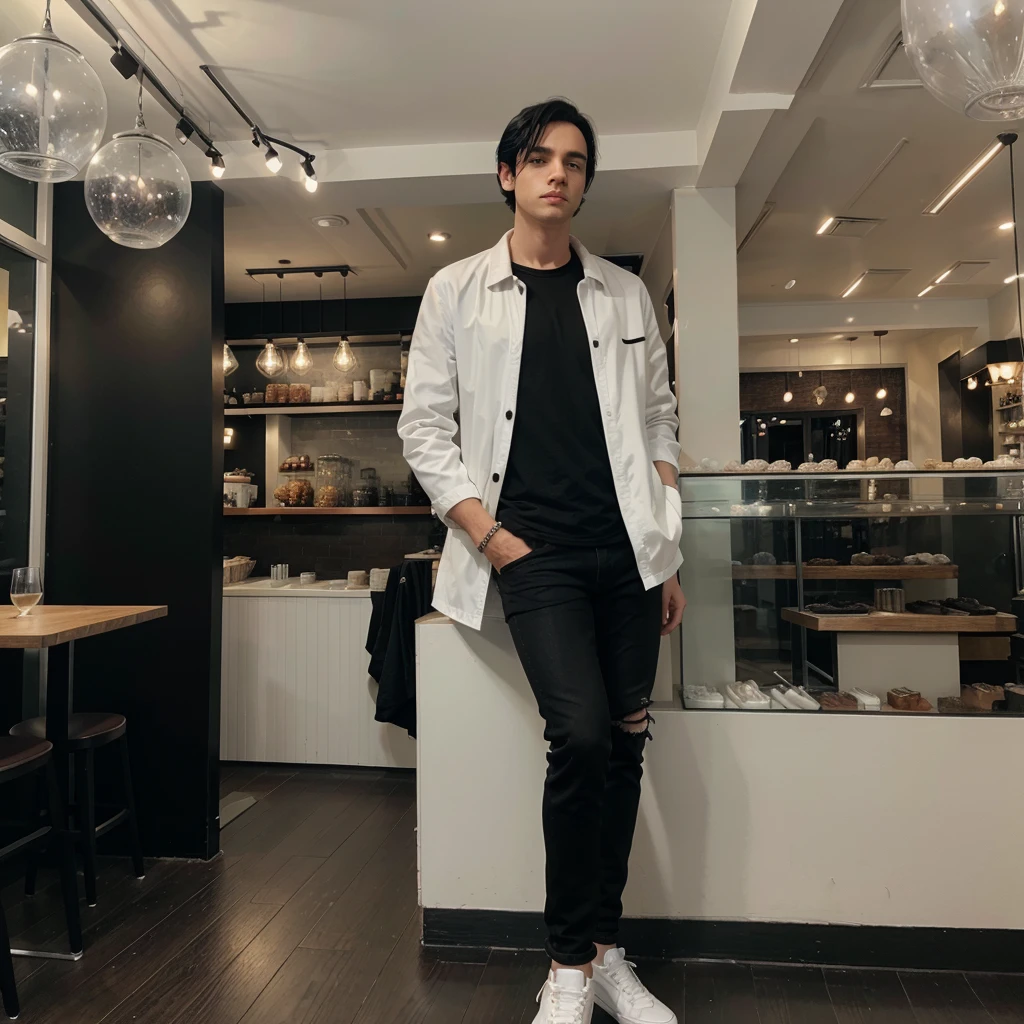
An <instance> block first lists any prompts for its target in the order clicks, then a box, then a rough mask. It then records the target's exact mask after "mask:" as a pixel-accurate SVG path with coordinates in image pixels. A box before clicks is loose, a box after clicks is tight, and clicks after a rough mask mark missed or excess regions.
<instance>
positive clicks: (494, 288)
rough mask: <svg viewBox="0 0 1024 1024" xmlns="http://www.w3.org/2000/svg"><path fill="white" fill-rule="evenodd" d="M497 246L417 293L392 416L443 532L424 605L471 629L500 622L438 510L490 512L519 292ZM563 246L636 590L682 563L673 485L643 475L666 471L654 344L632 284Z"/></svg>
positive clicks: (508, 437)
mask: <svg viewBox="0 0 1024 1024" xmlns="http://www.w3.org/2000/svg"><path fill="white" fill-rule="evenodd" d="M509 234H511V232H509ZM508 239H509V235H508V234H506V235H505V236H504V237H503V238H502V239H501V241H500V242H499V243H498V244H497V245H496V246H495V247H494V248H493V249H491V250H490V251H488V252H483V253H479V254H478V255H476V256H472V257H470V258H469V259H467V260H462V261H461V262H459V263H453V264H452V265H451V266H449V267H445V269H444V270H442V271H440V272H439V273H438V274H436V275H435V276H434V277H433V278H432V279H431V281H430V283H429V284H428V285H427V290H426V294H424V296H423V304H422V305H421V306H420V312H419V317H418V319H417V321H416V330H415V333H414V334H413V338H412V347H411V348H410V351H409V367H408V370H407V372H406V386H405V402H404V408H403V409H402V414H401V417H400V418H399V420H398V433H399V435H400V436H401V438H402V441H403V445H404V452H405V459H406V461H407V462H408V463H409V467H410V468H411V469H412V471H413V472H414V473H415V474H416V478H417V479H418V480H419V482H420V484H421V485H422V487H423V489H424V490H425V491H426V492H427V495H428V497H429V498H430V501H431V504H432V507H433V509H434V511H435V512H436V513H437V515H438V516H440V518H441V519H442V520H443V521H444V522H445V524H446V525H448V526H449V527H451V528H452V529H450V530H449V533H448V537H447V540H446V541H445V545H444V553H443V555H442V557H441V565H440V567H439V569H438V573H437V583H436V585H435V588H434V600H433V604H434V607H435V608H436V609H437V610H438V611H440V612H443V613H444V614H445V615H448V616H450V617H451V618H452V619H454V620H455V621H456V622H460V623H462V624H464V625H466V626H470V627H472V628H473V629H479V628H480V625H481V622H482V620H483V616H484V614H485V613H486V614H500V605H499V604H498V600H499V599H498V597H497V595H496V594H495V593H494V588H492V587H490V581H491V563H490V562H489V561H488V560H487V558H486V557H484V555H483V554H481V553H480V552H479V551H477V549H476V546H475V545H474V544H473V542H472V541H471V540H470V538H469V536H468V535H467V534H466V532H465V531H464V530H460V529H458V528H457V527H456V525H455V523H454V522H452V521H451V520H450V519H449V518H448V513H449V511H450V510H451V509H452V508H453V507H454V506H455V505H457V504H458V503H459V502H460V501H464V500H465V499H466V498H479V499H480V501H482V502H483V504H484V507H485V508H486V509H487V510H488V512H490V513H491V514H492V515H493V514H494V513H495V510H496V509H497V507H498V498H499V496H500V494H501V487H502V482H503V481H504V476H505V465H506V463H507V461H508V453H509V447H510V445H511V442H512V430H513V427H514V425H515V415H516V398H517V392H518V388H519V363H520V359H521V357H522V350H523V330H524V327H525V323H526V288H525V286H524V285H523V283H522V282H521V281H519V280H518V279H517V278H515V277H514V276H513V274H512V261H511V257H510V255H509V248H508ZM572 245H573V248H575V250H576V252H577V253H578V254H579V257H580V260H581V261H582V263H583V273H584V278H583V280H582V281H581V282H580V283H579V287H578V293H579V299H580V308H581V309H582V311H583V320H584V323H585V324H586V328H587V336H588V337H589V338H590V339H591V340H592V344H591V347H590V355H591V359H592V362H593V368H594V380H595V381H596V383H597V395H598V399H599V401H600V403H601V408H602V410H603V411H604V428H605V440H606V442H607V445H608V455H609V460H610V462H611V469H612V476H613V477H614V480H615V491H616V494H617V495H618V499H619V508H620V509H621V511H622V519H623V522H624V523H625V527H626V531H627V533H628V534H629V538H630V540H631V541H632V543H633V550H634V551H635V552H636V561H637V567H638V569H639V571H640V575H641V577H642V578H643V582H644V587H645V588H646V589H648V590H650V589H651V588H652V587H655V586H657V585H658V584H659V583H663V582H664V581H665V580H667V579H669V578H670V577H671V576H672V575H673V574H674V573H675V571H676V570H677V569H678V568H679V566H680V565H681V564H682V561H683V558H682V554H681V553H680V550H679V541H680V538H681V536H682V519H681V510H682V506H681V503H680V498H679V491H678V489H677V488H676V487H666V486H665V485H664V484H663V483H662V481H661V478H660V477H659V476H658V472H657V470H656V469H655V467H654V463H655V461H661V462H668V463H671V464H672V465H673V466H677V465H678V464H679V443H678V442H677V441H676V432H677V429H678V419H677V417H676V400H675V396H674V395H673V394H672V389H671V387H670V385H669V379H668V363H667V359H666V355H665V345H664V343H663V342H662V340H661V337H660V334H659V332H658V324H657V320H656V319H655V315H654V307H653V305H652V304H651V298H650V296H649V295H648V294H647V289H646V288H645V287H644V285H643V282H642V281H641V280H640V279H639V278H638V277H637V276H636V275H635V274H631V273H629V272H628V271H626V270H622V269H621V268H620V267H616V266H615V265H614V264H612V263H608V262H607V261H606V260H602V259H599V258H598V257H596V256H591V254H590V253H589V252H587V250H586V249H585V248H584V247H583V246H582V245H581V244H580V243H579V242H578V241H577V240H576V239H575V238H573V239H572ZM595 343H596V345H595ZM456 413H457V414H458V422H456ZM509 414H511V415H509ZM552 442H553V443H557V439H555V438H553V439H552ZM489 594H490V602H491V605H490V607H488V608H487V609H486V612H485V605H487V604H488V595H489Z"/></svg>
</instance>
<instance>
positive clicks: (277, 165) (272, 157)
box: [263, 143, 284, 174]
mask: <svg viewBox="0 0 1024 1024" xmlns="http://www.w3.org/2000/svg"><path fill="white" fill-rule="evenodd" d="M263 159H264V160H266V162H267V170H268V171H270V173H271V174H277V172H278V171H279V170H281V168H282V167H284V164H283V163H281V157H280V156H279V155H278V152H277V150H276V149H274V147H273V146H271V145H270V144H269V143H268V144H267V155H266V156H265V157H264V158H263Z"/></svg>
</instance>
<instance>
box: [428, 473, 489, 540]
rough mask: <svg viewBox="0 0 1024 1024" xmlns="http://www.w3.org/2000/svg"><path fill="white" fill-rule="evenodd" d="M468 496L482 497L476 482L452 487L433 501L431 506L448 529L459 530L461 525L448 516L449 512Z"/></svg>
mask: <svg viewBox="0 0 1024 1024" xmlns="http://www.w3.org/2000/svg"><path fill="white" fill-rule="evenodd" d="M467 498H477V499H480V492H479V491H478V490H477V488H476V485H475V484H472V483H465V484H460V485H459V486H458V487H454V488H452V490H450V491H448V493H447V494H444V495H442V496H441V497H440V498H438V499H437V501H434V502H432V503H431V508H433V510H434V512H435V513H436V514H437V517H438V519H440V520H441V522H443V523H444V525H445V526H447V527H448V529H450V530H458V529H459V528H460V527H459V526H458V524H457V523H454V522H452V520H450V519H449V518H448V513H449V512H450V511H451V510H452V509H453V508H455V506H456V505H458V503H459V502H460V501H465V500H466V499H467ZM480 500H482V499H480Z"/></svg>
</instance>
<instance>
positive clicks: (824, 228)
mask: <svg viewBox="0 0 1024 1024" xmlns="http://www.w3.org/2000/svg"><path fill="white" fill-rule="evenodd" d="M835 222H836V219H835V217H829V219H828V220H827V221H825V222H824V224H822V225H821V227H820V228H818V231H817V233H818V234H819V235H823V234H825V232H826V231H828V229H829V228H830V227H832V225H833V224H835Z"/></svg>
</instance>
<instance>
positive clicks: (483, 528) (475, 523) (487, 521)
mask: <svg viewBox="0 0 1024 1024" xmlns="http://www.w3.org/2000/svg"><path fill="white" fill-rule="evenodd" d="M448 518H449V519H451V520H452V522H454V523H455V524H456V525H457V526H458V527H459V528H460V529H463V530H465V531H466V533H468V534H469V536H470V539H471V540H472V541H473V544H474V546H476V545H478V544H479V543H480V541H482V540H483V539H484V537H486V536H487V531H488V530H490V528H491V527H492V526H494V516H492V515H491V514H490V512H488V511H487V510H486V509H485V508H484V507H483V505H482V504H481V503H480V499H479V498H466V499H465V500H464V501H460V502H459V503H458V504H457V505H455V506H453V507H452V509H451V510H450V511H449V512H448ZM532 550H533V548H531V547H530V545H529V544H527V543H526V541H525V540H522V539H521V538H519V537H517V536H516V535H515V534H514V533H510V532H509V531H508V530H505V529H501V530H499V531H498V532H497V533H496V534H495V535H494V536H493V537H492V538H491V539H490V540H489V541H488V542H487V547H485V548H484V554H485V555H486V556H487V560H488V561H489V562H490V563H491V565H493V566H494V568H495V569H497V570H498V572H501V570H502V569H503V568H504V567H505V566H506V565H508V564H509V562H514V561H515V560H516V559H517V558H522V557H523V555H528V554H529V553H530V552H531V551H532Z"/></svg>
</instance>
